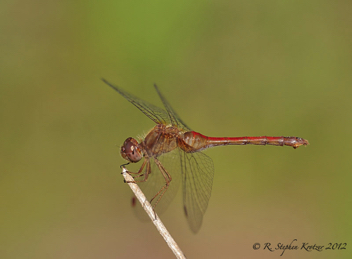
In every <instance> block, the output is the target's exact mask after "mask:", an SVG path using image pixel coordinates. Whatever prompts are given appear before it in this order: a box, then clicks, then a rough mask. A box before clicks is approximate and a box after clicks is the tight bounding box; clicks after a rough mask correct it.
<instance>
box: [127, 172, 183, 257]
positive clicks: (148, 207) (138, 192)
mask: <svg viewBox="0 0 352 259" xmlns="http://www.w3.org/2000/svg"><path fill="white" fill-rule="evenodd" d="M122 175H123V177H124V178H125V180H126V182H129V181H133V180H134V179H133V177H132V176H131V175H130V174H129V173H128V171H127V169H126V168H125V167H122ZM128 185H129V186H130V188H131V189H132V191H133V193H134V195H135V196H136V197H137V199H138V200H139V202H140V203H141V205H142V207H143V209H144V210H145V212H146V213H147V214H148V216H149V217H150V219H151V220H152V222H153V224H154V225H155V227H156V228H157V229H158V231H159V233H160V235H161V236H162V237H163V238H164V240H165V242H166V243H167V245H168V246H169V247H170V249H171V250H172V252H173V253H174V254H175V256H176V258H186V257H185V256H184V254H183V253H182V251H181V249H180V248H179V247H178V245H177V243H176V242H175V240H174V239H173V238H172V236H171V235H170V233H169V232H168V231H167V229H166V227H165V226H164V224H163V223H162V222H161V220H160V218H159V217H158V215H157V214H156V213H155V212H154V210H153V208H152V206H151V205H150V203H149V201H148V200H147V199H146V197H145V195H144V193H143V192H142V190H141V189H140V188H139V186H138V185H137V184H135V183H128Z"/></svg>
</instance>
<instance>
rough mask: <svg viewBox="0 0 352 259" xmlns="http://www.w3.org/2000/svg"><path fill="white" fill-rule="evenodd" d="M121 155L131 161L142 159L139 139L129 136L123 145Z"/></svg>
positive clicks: (135, 161)
mask: <svg viewBox="0 0 352 259" xmlns="http://www.w3.org/2000/svg"><path fill="white" fill-rule="evenodd" d="M121 156H122V157H123V158H124V159H126V160H127V161H129V162H131V163H137V162H138V161H139V160H141V159H142V157H143V154H142V151H141V149H140V148H139V144H138V142H137V140H135V139H134V138H128V139H126V140H125V142H124V143H123V145H122V146H121Z"/></svg>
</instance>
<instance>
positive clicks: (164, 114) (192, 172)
mask: <svg viewBox="0 0 352 259" xmlns="http://www.w3.org/2000/svg"><path fill="white" fill-rule="evenodd" d="M102 80H103V81H104V82H105V83H106V84H107V85H109V86H110V87H111V88H113V89H114V90H116V91H117V92H118V93H119V94H121V95H122V96H123V97H124V98H125V99H127V101H129V102H130V103H132V104H133V105H134V106H135V107H137V108H138V109H139V110H140V111H141V112H143V113H144V114H145V115H146V116H147V117H148V118H149V119H151V120H152V121H154V122H155V123H156V125H155V126H154V127H153V128H152V129H151V130H150V131H149V132H148V133H147V134H146V135H145V136H144V137H142V138H140V139H139V141H137V140H136V139H135V138H132V137H129V138H127V139H126V140H125V141H124V143H123V144H122V146H121V150H120V153H121V156H122V158H124V159H125V160H127V161H128V163H137V162H139V161H141V160H143V162H142V165H141V167H140V169H139V170H138V172H130V171H128V173H129V174H133V175H135V176H134V181H132V182H133V183H147V182H148V183H149V182H150V181H152V177H151V176H156V175H159V176H160V177H159V179H160V178H161V179H162V181H161V182H160V181H159V186H157V185H154V187H153V188H151V190H152V191H151V193H152V192H153V191H154V194H152V196H151V199H150V203H151V204H152V206H153V209H154V210H155V209H156V208H157V205H158V204H159V202H160V203H162V202H161V201H162V200H163V199H162V198H163V196H164V195H165V194H169V193H168V190H170V189H172V190H173V191H171V192H170V195H169V196H170V197H168V199H165V200H168V202H167V203H169V201H170V200H172V198H173V196H174V195H175V193H176V191H177V189H178V184H176V183H175V186H174V188H171V187H173V186H172V185H173V182H174V179H175V178H177V177H178V176H179V175H181V176H182V177H181V178H182V193H183V211H184V214H185V216H186V218H187V222H188V225H189V227H190V229H191V230H192V231H193V232H194V233H197V232H198V231H199V229H200V227H201V225H202V221H203V216H204V213H205V212H206V210H207V207H208V203H209V199H210V195H211V191H212V185H213V178H214V164H213V161H212V159H211V158H210V157H209V156H207V155H206V154H204V153H203V152H202V151H203V150H206V149H208V148H211V147H217V146H227V145H248V144H251V145H273V146H290V147H293V148H294V149H296V148H298V147H300V146H302V145H304V146H306V145H308V144H309V142H308V141H307V140H306V139H303V138H298V137H283V136H281V137H268V136H260V137H208V136H205V135H202V134H201V133H198V132H196V131H193V130H191V129H190V128H189V127H188V126H187V124H185V123H184V122H183V120H182V119H180V117H179V116H178V115H177V113H176V112H175V111H174V109H173V108H172V107H171V105H170V104H169V102H168V101H167V100H166V99H165V97H164V95H163V94H162V93H161V91H160V90H159V88H158V87H157V85H154V87H155V90H156V92H157V93H158V95H159V97H160V99H161V101H162V103H163V105H164V108H165V109H162V108H159V107H157V106H154V105H153V104H150V103H149V102H147V101H144V100H142V99H139V98H138V97H135V96H134V95H132V94H130V93H128V92H126V91H125V90H123V89H122V88H120V87H118V86H116V85H113V84H111V83H109V82H108V81H107V80H105V79H102ZM168 155H169V156H168ZM164 157H168V158H169V159H168V160H165V161H168V162H167V163H166V164H164V163H163V162H162V161H163V158H164ZM149 178H150V181H148V180H149ZM154 178H155V177H154ZM154 178H153V179H154ZM137 179H138V180H137ZM177 179H178V178H177ZM150 185H152V183H151V184H150ZM175 190H176V191H175ZM165 196H167V195H165ZM133 202H135V200H133ZM167 205H168V204H166V206H167ZM166 206H165V203H164V206H163V207H166Z"/></svg>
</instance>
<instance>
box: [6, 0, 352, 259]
mask: <svg viewBox="0 0 352 259" xmlns="http://www.w3.org/2000/svg"><path fill="white" fill-rule="evenodd" d="M0 10H1V11H0V14H1V15H0V31H1V33H0V44H1V45H0V53H1V56H0V57H1V59H0V71H1V76H0V78H1V86H0V98H1V100H0V107H1V110H0V119H1V123H0V139H1V149H0V152H1V153H0V208H1V213H0V257H1V258H173V254H172V253H171V252H170V250H169V249H168V247H167V246H166V244H165V243H164V241H163V240H162V238H161V237H160V236H159V234H158V233H157V231H156V230H155V229H154V227H153V225H152V224H151V223H142V222H140V221H138V220H137V218H136V217H135V215H134V213H133V211H132V209H131V206H130V198H131V190H130V189H129V187H128V186H127V185H126V184H124V183H123V179H122V176H121V175H120V168H119V165H120V164H122V163H123V162H124V161H123V160H122V158H121V157H120V155H119V146H120V145H121V144H122V142H123V141H124V140H125V139H126V138H127V137H136V136H138V135H140V134H142V133H145V132H147V131H148V130H149V129H150V128H152V127H153V126H154V124H153V122H152V121H150V120H149V119H148V118H147V117H146V116H144V115H143V114H142V113H141V112H140V111H138V110H137V109H136V108H135V107H133V106H132V105H131V104H130V103H128V102H127V101H126V100H125V99H123V98H122V97H121V96H120V95H119V94H118V93H116V92H114V91H113V90H112V89H110V88H109V87H108V86H107V85H105V84H104V83H103V82H102V81H101V80H100V78H101V77H104V78H106V79H108V80H109V81H111V82H112V83H114V84H117V85H119V86H121V87H122V88H124V89H125V90H127V91H129V92H131V93H133V94H135V95H137V96H139V97H142V98H143V99H146V100H148V101H150V102H152V103H154V104H156V105H159V106H161V103H160V101H159V100H158V97H157V94H156V93H155V91H154V89H153V83H157V84H158V85H159V87H160V88H161V90H162V91H163V93H164V94H165V96H166V97H167V99H168V100H169V101H170V103H171V104H172V105H173V107H174V109H175V110H176V111H177V112H178V114H179V115H180V117H181V118H182V119H183V120H184V121H185V122H186V123H187V124H188V125H189V126H190V127H191V128H192V129H194V130H196V131H199V132H201V133H202V134H205V135H210V136H218V137H222V136H251V135H253V136H258V135H259V136H260V135H269V136H281V135H285V136H298V137H302V138H306V139H308V140H309V141H310V145H309V146H307V147H306V148H304V147H303V148H302V147H301V148H299V149H297V150H294V149H292V148H289V147H272V146H269V147H264V146H245V147H241V146H235V147H233V146H232V147H222V148H214V149H211V150H208V151H206V154H207V155H209V156H211V157H212V158H213V160H214V164H215V179H214V186H213V193H212V197H211V200H210V204H209V207H208V210H207V213H206V214H205V217H204V221H203V226H202V228H201V230H200V232H199V233H198V234H197V235H194V234H193V233H192V232H191V231H190V230H189V229H188V225H187V222H186V219H185V217H184V216H183V211H182V198H181V192H179V193H178V197H176V199H175V201H174V202H173V203H172V204H171V206H170V207H169V209H168V210H167V212H166V213H164V214H163V215H162V217H161V218H162V220H163V221H164V224H165V225H166V226H167V227H168V229H169V231H170V232H171V234H172V235H173V237H174V238H175V240H176V241H177V242H178V244H179V246H180V247H181V248H182V249H183V252H184V253H185V254H186V255H187V256H188V258H215V257H216V258H273V257H278V256H279V255H280V254H281V251H275V252H269V251H267V250H265V251H263V249H262V248H263V246H264V243H266V242H270V243H272V246H274V245H276V244H277V243H279V242H280V243H284V244H289V243H291V241H292V240H293V239H297V240H298V241H297V242H296V244H298V245H299V244H302V242H308V243H309V244H311V245H313V244H317V245H325V246H326V245H328V243H330V242H332V243H345V242H346V243H347V244H348V245H347V250H340V251H338V250H334V251H332V250H327V251H325V250H324V251H322V252H317V251H312V252H305V251H301V250H300V251H286V252H285V253H284V255H283V256H284V257H285V258H298V257H299V258H350V256H351V252H350V251H351V247H349V245H350V244H351V241H352V238H351V231H352V226H351V218H352V209H351V204H352V192H351V182H352V177H351V166H352V163H351V154H352V151H351V145H352V138H351V135H350V134H351V129H352V120H351V108H352V104H351V97H352V88H351V85H352V73H351V71H352V51H351V47H352V45H351V43H352V35H351V33H352V16H351V11H352V5H351V2H350V1H225V0H224V1H173V2H171V1H153V0H152V1H100V2H97V1H85V2H84V3H83V2H72V1H46V2H43V1H23V0H19V1H7V2H5V1H3V2H2V3H1V4H0ZM256 242H258V243H260V244H261V245H262V247H261V249H260V250H253V248H252V246H253V244H254V243H256Z"/></svg>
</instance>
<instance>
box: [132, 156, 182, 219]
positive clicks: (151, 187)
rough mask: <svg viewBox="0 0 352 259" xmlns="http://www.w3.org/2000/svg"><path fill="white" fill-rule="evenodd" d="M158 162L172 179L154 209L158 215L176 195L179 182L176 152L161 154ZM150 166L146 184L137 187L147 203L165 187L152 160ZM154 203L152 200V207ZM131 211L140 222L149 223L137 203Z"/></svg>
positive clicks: (162, 178) (142, 183)
mask: <svg viewBox="0 0 352 259" xmlns="http://www.w3.org/2000/svg"><path fill="white" fill-rule="evenodd" d="M158 160H159V161H160V162H161V163H162V165H163V166H164V168H165V169H166V170H167V171H168V173H169V174H170V175H171V177H172V181H171V183H170V185H169V188H168V189H167V191H166V192H165V194H164V195H163V196H162V197H161V199H160V201H159V203H158V204H157V206H156V207H155V211H156V212H157V213H158V215H160V214H162V213H163V212H165V211H166V209H167V208H168V206H169V204H170V203H171V202H172V200H173V199H174V198H175V196H176V194H177V191H178V189H179V186H180V182H181V170H180V158H179V152H178V150H174V151H172V152H170V153H166V154H163V155H162V156H160V157H158ZM150 165H151V173H150V174H149V177H148V180H147V182H141V183H138V186H139V187H140V188H141V189H142V191H143V193H144V195H145V196H146V197H147V199H148V201H150V200H151V199H152V198H153V197H154V195H155V194H157V193H158V191H159V190H160V189H161V188H162V187H163V186H164V185H165V178H164V177H163V175H162V173H161V172H160V171H159V168H158V167H157V166H156V164H155V162H154V160H153V158H151V159H150ZM145 172H146V169H145V170H144V173H145ZM143 177H144V176H142V177H141V178H140V180H142V179H143ZM136 180H137V179H136ZM155 202H156V200H153V203H152V205H154V203H155ZM133 210H134V212H135V214H136V216H137V217H138V218H139V219H140V220H142V221H150V219H149V217H148V215H147V214H146V213H145V211H144V210H143V208H142V206H141V205H140V203H139V202H137V203H136V205H135V207H134V209H133Z"/></svg>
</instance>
